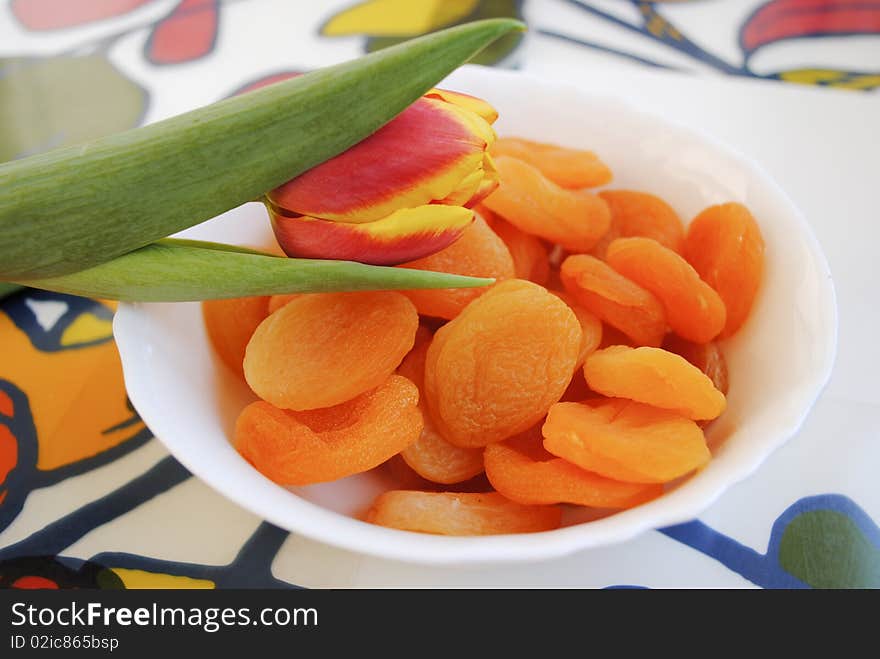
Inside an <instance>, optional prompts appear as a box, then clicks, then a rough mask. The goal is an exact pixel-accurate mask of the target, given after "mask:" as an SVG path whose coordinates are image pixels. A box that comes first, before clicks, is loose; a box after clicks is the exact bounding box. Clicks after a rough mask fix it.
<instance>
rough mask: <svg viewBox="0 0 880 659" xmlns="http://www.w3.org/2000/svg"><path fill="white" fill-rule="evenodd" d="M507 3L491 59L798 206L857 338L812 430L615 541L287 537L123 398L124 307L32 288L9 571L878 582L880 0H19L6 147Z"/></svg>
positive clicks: (2, 472) (9, 302) (111, 127)
mask: <svg viewBox="0 0 880 659" xmlns="http://www.w3.org/2000/svg"><path fill="white" fill-rule="evenodd" d="M499 15H509V16H519V17H521V18H523V19H524V20H525V21H526V22H527V23H528V25H529V28H530V29H529V32H528V33H527V34H526V35H525V36H524V37H512V38H509V39H507V40H505V41H503V42H501V43H499V44H497V45H496V46H495V47H493V48H492V49H491V50H490V51H489V52H487V53H485V54H484V55H482V56H481V62H482V63H485V64H488V65H495V66H506V67H517V68H522V69H524V70H526V71H530V72H532V73H536V74H539V75H543V76H547V77H554V78H559V79H563V80H569V81H572V82H575V83H577V84H580V85H582V86H585V87H587V88H589V89H592V90H595V91H597V92H602V93H609V94H615V95H618V96H622V97H624V98H627V99H629V100H631V101H633V102H636V103H639V104H641V105H642V106H643V107H646V108H650V109H652V110H654V111H657V112H660V113H663V114H667V115H670V116H674V117H676V118H677V119H679V120H681V121H685V122H687V123H690V124H693V125H696V126H699V127H701V128H704V129H707V130H709V131H710V132H712V133H714V134H716V135H717V136H719V137H720V138H721V139H723V140H725V141H727V142H729V143H732V144H735V145H737V146H738V147H739V148H740V149H741V150H742V151H744V152H745V153H748V154H750V155H752V156H754V157H755V158H756V159H757V160H759V161H760V162H761V164H762V165H764V167H765V168H766V169H768V170H769V171H770V173H771V174H772V175H773V176H774V177H775V178H776V179H777V180H778V181H779V182H780V183H781V184H782V186H783V187H784V188H785V189H786V190H787V191H788V193H789V194H790V195H791V196H792V197H793V199H794V200H795V202H796V203H797V204H798V205H800V206H801V208H802V209H803V210H804V211H805V213H806V215H807V217H808V219H809V221H810V222H811V223H812V225H813V227H814V230H815V231H816V233H817V235H818V237H819V240H820V242H821V244H822V246H823V248H824V250H825V251H826V254H827V255H828V258H829V261H830V264H831V269H832V273H833V274H834V278H835V285H836V287H837V293H838V298H839V305H840V348H839V355H838V361H837V365H836V368H835V372H834V375H833V377H832V381H831V383H830V385H829V387H828V389H827V390H826V392H825V394H824V395H823V397H822V398H821V399H820V401H819V402H818V404H817V405H816V407H815V409H814V411H813V412H812V414H811V416H810V418H809V419H808V421H807V423H806V425H805V426H804V428H803V430H802V431H801V432H800V433H799V434H798V435H797V436H796V437H795V438H794V439H792V440H791V441H790V442H789V443H788V444H787V445H786V446H785V447H784V448H783V449H782V450H780V451H778V452H776V453H775V454H774V455H773V456H772V457H771V458H770V459H769V460H768V461H767V462H766V463H765V464H764V465H763V466H762V467H761V469H760V470H759V471H758V472H757V473H756V474H755V475H754V476H753V477H751V478H750V479H749V480H748V481H746V482H744V483H742V484H740V485H737V486H735V487H733V488H732V489H731V490H730V491H728V493H727V494H725V495H724V496H723V497H722V499H721V500H720V501H718V502H717V503H716V504H715V505H714V506H713V507H712V508H710V509H709V510H708V511H707V512H706V513H705V514H704V515H703V516H701V518H700V519H699V520H694V521H692V522H689V523H686V524H682V525H679V526H675V527H670V528H665V529H660V530H658V531H656V532H650V533H647V534H644V535H642V536H640V537H639V538H637V539H636V540H633V541H631V542H628V543H625V544H622V545H618V546H614V547H608V548H602V549H596V550H590V551H585V552H581V553H579V554H576V555H574V556H571V557H568V558H565V559H562V560H557V561H552V562H547V563H542V564H536V565H519V566H516V565H514V566H504V567H498V568H479V569H477V568H469V569H455V568H426V567H422V566H415V565H405V564H400V563H393V562H389V561H382V560H378V559H374V558H368V557H365V556H360V555H356V554H352V553H349V552H345V551H341V550H338V549H334V548H331V547H327V546H324V545H320V544H318V543H315V542H312V541H310V540H308V539H306V538H303V537H300V536H297V535H295V534H288V533H287V532H285V531H282V530H280V529H278V528H276V527H274V526H272V525H270V524H268V523H265V522H262V521H261V520H259V519H257V518H256V517H254V516H253V515H252V514H250V513H248V512H246V511H244V510H242V509H240V508H238V507H236V506H235V505H233V504H231V503H229V502H228V501H226V500H225V499H224V498H223V497H222V496H221V495H219V494H217V493H215V492H214V491H212V490H210V489H209V488H208V487H207V486H205V485H204V484H202V483H201V482H200V481H198V480H197V479H195V478H193V477H191V476H190V474H189V473H188V472H187V471H186V470H185V469H184V468H183V467H181V466H180V465H179V464H178V463H177V462H176V461H175V460H174V459H173V458H171V457H169V456H168V453H167V451H166V450H165V449H164V448H163V446H162V444H161V443H160V442H159V441H157V440H156V439H154V438H153V437H152V435H151V434H150V431H149V429H148V428H146V427H145V426H144V424H143V423H142V422H141V421H140V419H139V418H138V416H137V414H136V413H135V411H134V410H133V409H132V407H131V405H130V404H129V403H128V401H127V398H126V394H125V388H124V384H123V380H122V374H121V369H120V365H119V358H118V355H117V353H116V349H115V346H114V344H113V340H112V336H111V320H112V315H113V308H112V305H110V304H106V303H103V302H98V301H93V300H86V299H81V298H75V297H71V296H67V295H60V294H54V293H46V292H41V291H35V290H28V291H25V292H22V293H19V294H17V295H14V296H12V297H9V298H6V299H5V300H3V301H2V302H0V585H3V586H10V585H13V586H18V587H27V586H30V587H34V586H51V585H58V586H76V585H80V586H82V585H84V586H91V587H119V586H120V585H124V586H125V587H128V588H133V587H139V586H150V587H165V586H167V587H197V588H211V587H232V586H250V587H262V586H279V587H287V586H292V585H301V586H390V585H421V586H445V585H471V586H479V585H492V586H600V587H602V586H613V585H638V586H648V587H678V586H692V587H707V586H708V587H749V586H755V585H757V586H763V587H779V586H804V587H828V586H831V587H880V529H878V526H877V521H876V520H878V519H880V487H878V485H877V482H878V481H877V468H878V467H880V387H878V386H877V371H878V366H880V349H878V344H880V342H878V340H877V337H878V336H880V309H878V305H877V284H878V280H877V277H876V275H875V272H876V265H875V264H876V258H877V257H876V245H878V244H880V230H878V229H877V223H876V202H875V198H876V192H875V190H876V174H877V172H878V171H880V95H878V94H877V93H876V90H877V88H878V87H880V1H878V0H769V1H767V0H694V1H692V2H689V1H687V0H681V1H678V2H674V1H669V2H659V1H658V2H648V1H641V0H424V1H417V2H413V1H411V0H371V1H368V2H363V3H359V4H355V3H353V2H352V1H351V0H343V1H341V2H340V1H339V0H332V1H331V0H326V1H324V2H307V1H306V0H5V2H3V3H2V4H0V58H2V59H0V161H4V160H9V159H12V158H18V157H22V156H25V155H28V154H31V153H34V152H37V151H42V150H45V149H49V148H52V147H56V146H60V145H63V144H68V143H72V142H77V141H81V140H83V139H87V138H90V137H93V136H97V135H100V134H104V133H107V132H111V131H118V130H122V129H125V128H129V127H132V126H136V125H139V124H143V123H147V122H152V121H155V120H157V119H160V118H163V117H166V116H169V115H172V114H176V113H178V112H181V111H184V110H188V109H191V108H193V107H196V106H198V105H202V104H204V103H208V102H211V101H214V100H217V99H220V98H223V97H226V96H229V95H230V94H233V93H235V92H237V91H239V90H241V89H243V88H246V87H248V86H251V85H254V84H257V83H260V82H264V81H267V80H275V79H278V78H280V77H283V76H285V75H288V74H290V73H291V72H295V71H305V70H309V69H312V68H315V67H318V66H322V65H325V64H328V63H333V62H337V61H341V60H344V59H348V58H351V57H354V56H357V55H359V54H361V53H363V52H365V51H370V50H374V49H376V48H380V47H382V46H384V45H387V44H390V43H393V42H395V41H398V40H400V39H402V38H406V37H409V36H412V35H416V34H421V33H424V32H426V31H430V30H433V29H437V28H439V27H443V26H446V25H450V24H453V23H457V22H462V21H466V20H471V19H474V18H479V17H487V16H499ZM683 74H684V75H683ZM713 74H714V75H713ZM794 83H803V84H802V85H796V84H794ZM804 84H805V85H811V86H813V88H808V87H804V86H803V85H804ZM828 87H836V88H841V89H827V88H828ZM819 88H821V89H819ZM842 90H848V91H842ZM853 90H858V91H853ZM120 221H124V218H120ZM778 367H779V368H785V365H784V364H779V365H778Z"/></svg>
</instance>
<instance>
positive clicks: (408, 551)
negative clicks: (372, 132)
mask: <svg viewBox="0 0 880 659" xmlns="http://www.w3.org/2000/svg"><path fill="white" fill-rule="evenodd" d="M491 78H501V79H515V80H519V81H523V80H525V81H527V82H528V83H529V84H532V85H537V86H538V87H545V88H552V89H555V90H556V91H558V92H561V93H566V94H572V95H574V96H577V97H580V100H582V101H584V102H598V103H604V104H606V105H607V104H609V103H612V104H615V105H617V106H619V107H621V109H623V110H625V111H626V112H627V113H628V114H630V115H634V116H639V118H640V119H648V120H650V121H653V122H658V123H660V124H661V125H665V126H667V127H670V128H673V129H675V131H677V132H678V133H680V134H683V135H685V136H687V137H689V138H691V139H694V140H696V141H698V142H702V143H704V144H706V145H707V146H709V147H710V148H711V149H712V150H714V151H716V152H718V153H719V154H721V155H722V156H724V157H725V158H727V159H729V160H730V161H731V162H733V163H735V164H736V165H737V166H739V167H741V168H742V169H743V170H746V171H748V172H749V173H750V174H751V175H752V176H754V177H755V178H756V179H758V180H760V181H761V183H762V185H763V186H764V187H765V189H766V192H768V193H769V194H771V195H772V196H773V197H774V199H775V201H776V202H777V203H778V204H779V205H780V207H781V208H783V209H784V211H785V213H786V215H788V219H789V220H790V221H793V222H794V223H795V224H796V225H797V226H798V227H799V228H800V230H801V234H802V238H803V240H804V244H805V246H806V247H807V248H808V251H809V255H810V257H811V259H812V261H813V263H814V265H815V267H816V268H817V271H819V272H822V273H825V275H826V276H825V277H821V278H820V282H819V289H818V290H817V300H818V301H819V303H820V306H827V313H828V314H830V317H829V318H828V320H829V331H828V332H827V336H825V337H824V338H825V340H824V342H822V344H823V345H822V353H821V357H822V360H821V364H820V365H819V367H817V368H816V369H815V371H814V372H813V373H811V374H810V377H808V378H807V380H806V381H805V382H804V383H803V386H802V387H800V388H799V390H798V392H799V399H800V401H799V402H800V404H799V405H798V406H796V407H794V406H793V407H792V409H791V410H787V411H786V413H785V414H784V415H783V417H782V418H780V419H778V420H777V421H776V423H775V424H774V429H773V431H772V432H767V433H766V436H767V437H768V440H767V441H764V442H762V443H761V444H759V445H757V446H756V447H755V450H753V451H749V452H745V453H743V452H740V454H738V455H737V459H735V460H729V461H727V463H726V470H725V471H724V472H723V473H720V474H717V475H716V477H715V478H714V479H699V478H693V477H692V478H690V479H689V480H688V482H687V483H686V484H685V485H683V486H682V487H681V488H678V489H676V490H673V491H671V492H668V493H666V494H664V495H663V496H662V497H660V498H659V499H656V500H654V501H651V502H648V503H646V504H642V505H641V506H638V507H636V508H633V509H630V510H625V511H620V512H617V513H615V514H613V515H611V516H608V517H605V518H602V519H598V520H595V521H590V522H587V523H580V524H574V525H572V526H568V527H564V528H560V529H556V530H553V531H544V532H540V533H530V534H511V535H498V536H472V537H445V536H436V535H428V534H421V533H413V532H408V531H400V530H396V529H389V528H384V527H380V526H375V525H373V524H368V523H366V522H363V521H360V520H357V519H354V518H352V517H349V516H347V515H344V514H342V513H338V512H335V511H333V510H330V509H328V508H324V507H322V506H320V505H318V504H316V503H312V502H311V501H308V500H306V499H303V498H301V497H299V496H298V495H296V494H295V493H294V492H291V491H289V490H287V489H285V488H283V487H282V486H279V485H276V484H275V483H273V482H272V481H270V480H269V479H267V478H265V477H264V476H262V475H261V474H259V473H258V472H257V471H256V470H255V469H253V467H251V466H250V465H248V464H246V463H245V462H244V461H243V460H241V459H240V458H238V459H239V460H240V462H241V465H242V466H243V467H245V468H246V469H247V470H248V471H249V472H250V478H244V480H243V483H242V487H239V488H237V489H236V490H235V491H234V492H230V491H229V487H228V483H227V482H226V480H225V479H224V478H222V477H218V476H217V474H216V473H215V472H213V471H211V470H205V469H203V468H202V467H203V463H204V460H203V459H200V458H201V456H199V455H196V454H195V453H194V452H190V451H188V450H187V448H186V446H187V445H186V444H185V443H176V442H170V443H166V442H165V441H164V440H162V437H163V436H168V437H171V436H174V432H173V428H172V427H170V423H171V420H170V419H168V418H166V417H163V416H161V415H156V414H152V415H148V416H150V417H151V421H150V423H149V427H150V429H151V430H152V431H153V433H154V435H155V436H156V437H157V439H159V440H160V441H162V443H163V444H164V445H165V447H166V448H167V449H168V451H169V452H170V453H171V455H173V456H174V457H175V458H176V459H177V460H179V461H180V462H181V464H183V466H185V467H186V468H187V469H188V470H189V471H190V472H192V474H193V475H194V476H197V477H198V478H200V479H201V480H202V481H203V482H205V483H207V484H208V485H209V486H210V487H211V488H212V489H214V490H216V491H217V492H218V493H220V494H221V495H223V496H224V497H226V498H227V499H229V500H230V501H232V502H234V503H236V504H237V505H239V506H241V507H243V508H244V509H246V510H248V511H251V512H253V513H255V514H256V515H258V516H260V517H262V518H263V519H266V520H267V521H269V522H271V523H273V524H275V525H277V526H279V527H281V528H284V529H287V530H289V531H292V532H296V533H301V534H302V535H303V536H306V537H309V538H311V539H313V540H317V541H320V542H324V543H326V544H328V545H332V546H336V547H339V548H342V549H345V550H348V551H352V552H355V553H358V554H365V555H370V556H375V557H378V558H383V559H391V560H397V561H401V562H405V563H416V564H433V565H473V564H490V563H492V564H503V563H517V562H528V561H539V560H550V559H554V558H560V557H563V556H566V555H569V554H572V553H574V552H577V551H580V550H584V549H589V548H593V547H597V546H605V545H610V544H617V543H621V542H625V541H627V540H630V539H632V538H634V537H636V536H638V535H640V534H642V533H644V532H646V531H649V530H652V529H657V528H661V527H665V526H670V525H674V524H680V523H683V522H687V521H691V520H693V519H694V518H696V517H697V516H698V515H699V514H700V513H702V512H703V511H705V510H706V509H707V508H708V507H710V506H711V505H712V504H713V503H714V502H715V501H716V500H717V499H718V498H719V497H720V496H721V495H722V494H723V493H724V492H725V491H726V490H727V489H728V488H730V487H731V486H733V485H734V484H736V483H739V482H741V481H742V480H744V479H745V478H747V477H748V476H750V475H751V474H752V473H753V472H754V471H755V470H756V469H757V468H758V467H759V466H760V465H761V463H763V462H764V461H765V460H766V459H767V457H768V456H769V455H770V454H771V453H773V452H774V451H775V450H777V449H778V448H780V447H781V446H782V445H783V444H785V443H786V442H787V441H788V440H790V439H791V438H792V437H793V436H794V435H795V434H796V433H797V431H798V430H799V429H800V427H801V426H802V425H803V423H804V421H805V420H806V418H807V416H808V415H809V413H810V411H811V409H812V408H813V406H814V404H815V402H816V400H817V399H818V398H819V396H820V395H821V393H822V391H823V390H824V389H825V387H826V385H827V383H828V381H829V379H830V377H831V374H832V371H833V367H834V362H835V359H836V354H837V337H838V310H837V302H836V295H835V291H834V285H833V281H832V278H831V273H830V268H829V266H828V262H827V259H826V257H825V255H824V254H823V252H822V249H821V247H820V245H819V241H818V239H817V238H816V236H815V234H814V233H813V230H812V228H811V227H810V225H809V223H808V222H807V220H806V219H805V217H804V215H803V213H802V212H801V211H800V210H799V209H798V208H797V207H796V206H795V204H794V203H793V202H792V200H791V199H790V198H789V196H788V195H787V194H786V193H785V191H784V190H783V189H782V188H781V187H780V186H779V185H778V184H777V183H776V181H775V180H774V179H773V178H772V177H771V176H770V175H769V174H768V173H767V172H766V171H765V170H764V169H763V167H761V166H760V165H759V164H758V163H757V162H755V161H754V160H753V159H751V158H749V157H747V156H745V155H744V154H742V153H741V152H739V151H738V150H736V149H735V148H733V147H731V146H729V145H727V144H725V143H724V142H722V141H720V140H719V139H717V138H715V137H714V136H712V135H710V134H708V133H707V132H705V131H703V130H701V129H698V128H694V127H692V126H688V125H685V124H684V123H683V122H679V121H676V120H674V119H670V118H668V117H665V116H662V115H660V114H657V113H654V112H651V111H648V110H643V109H641V108H637V107H635V106H634V105H632V104H631V103H629V102H627V101H625V100H624V99H621V98H618V97H614V96H609V95H603V94H594V93H590V92H588V91H585V90H584V89H583V88H581V87H578V86H577V85H574V84H572V83H569V82H563V81H557V80H546V79H542V78H539V77H537V76H534V75H530V74H527V73H522V72H512V71H503V70H499V69H490V68H487V67H479V66H473V65H468V66H465V67H462V68H461V69H459V70H458V71H456V72H455V73H454V74H453V75H452V76H450V78H448V79H447V80H448V81H449V83H450V85H451V86H454V85H463V86H467V85H468V83H470V84H479V83H480V82H481V81H482V82H485V81H486V80H487V79H491ZM462 79H463V80H462ZM149 306H150V305H148V304H127V303H121V304H120V305H119V308H118V310H117V313H116V316H115V318H114V321H113V332H114V337H115V339H116V342H117V346H118V349H119V353H120V357H121V361H122V367H123V374H124V377H125V382H126V387H127V390H128V395H129V398H130V399H131V401H132V404H133V405H134V406H135V408H136V409H137V410H138V411H139V412H140V411H141V410H142V409H144V410H146V409H149V404H150V400H151V396H152V395H151V393H150V391H148V389H149V387H147V386H146V385H145V384H144V380H143V379H142V378H137V377H134V376H133V373H135V372H144V369H146V370H148V369H149V366H148V364H146V363H140V362H142V361H143V360H144V359H145V356H144V355H143V354H141V353H142V352H143V351H139V350H138V349H137V345H136V343H137V342H136V341H135V336H136V334H137V329H136V328H137V327H138V326H139V325H141V321H140V320H139V316H140V314H142V313H145V311H144V310H145V308H147V307H149ZM229 449H230V451H232V452H233V453H234V449H233V448H232V447H231V445H230V446H229ZM235 456H236V457H238V454H237V453H236V454H235ZM240 475H241V476H245V472H244V471H243V472H242V473H241V474H240ZM266 484H269V485H271V486H272V487H273V488H274V489H275V490H277V492H276V495H278V496H271V497H269V498H261V497H253V496H248V495H249V494H251V495H252V490H251V486H253V487H265V485H266ZM279 496H283V497H284V498H285V499H284V500H281V499H279ZM276 500H277V503H278V504H283V508H284V510H285V514H283V515H282V514H281V513H280V512H279V511H280V510H281V508H282V507H281V506H279V505H276V503H275V502H276Z"/></svg>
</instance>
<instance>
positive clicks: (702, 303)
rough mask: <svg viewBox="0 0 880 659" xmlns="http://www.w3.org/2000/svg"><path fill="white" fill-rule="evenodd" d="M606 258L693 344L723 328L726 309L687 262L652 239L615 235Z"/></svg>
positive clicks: (674, 328) (714, 335) (706, 338)
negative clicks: (650, 297) (657, 303)
mask: <svg viewBox="0 0 880 659" xmlns="http://www.w3.org/2000/svg"><path fill="white" fill-rule="evenodd" d="M605 259H606V260H607V262H608V265H610V266H611V267H612V268H614V269H615V270H617V272H619V273H620V274H622V275H623V276H624V277H626V278H627V279H630V280H631V281H634V282H635V283H636V284H638V285H639V286H641V287H642V288H644V289H645V290H648V291H650V292H651V293H653V294H654V295H656V296H657V298H658V299H659V300H660V302H661V303H662V304H663V309H664V311H665V312H666V321H667V322H668V323H669V327H670V328H671V329H672V331H673V332H675V333H676V334H678V335H679V336H681V337H683V338H685V339H687V340H689V341H694V342H695V343H706V342H707V341H711V340H712V339H714V338H715V337H716V336H718V333H719V332H721V330H722V329H723V327H724V323H725V321H726V320H727V312H726V310H725V308H724V302H722V300H721V298H720V297H719V295H718V293H716V292H715V291H714V290H712V287H711V286H709V285H708V284H707V283H706V282H704V281H703V280H702V279H700V275H698V274H697V271H696V270H694V269H693V267H692V266H691V264H690V263H688V262H687V261H685V260H684V259H683V258H682V257H681V256H679V255H678V254H676V253H675V252H674V251H672V250H671V249H669V248H668V247H664V246H663V245H661V244H660V243H658V242H657V241H656V240H652V239H651V238H618V239H617V240H615V241H614V242H612V243H611V244H610V245H609V246H608V253H607V254H606V256H605Z"/></svg>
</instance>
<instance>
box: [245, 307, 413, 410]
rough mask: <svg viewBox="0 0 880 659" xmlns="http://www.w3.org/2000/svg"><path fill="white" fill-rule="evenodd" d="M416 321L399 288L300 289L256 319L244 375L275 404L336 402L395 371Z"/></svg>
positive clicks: (304, 407)
mask: <svg viewBox="0 0 880 659" xmlns="http://www.w3.org/2000/svg"><path fill="white" fill-rule="evenodd" d="M418 324H419V319H418V314H417V313H416V310H415V307H413V305H412V303H411V302H410V301H409V300H408V299H407V298H406V297H405V296H404V295H402V294H400V293H395V292H391V291H370V292H358V293H316V294H311V295H301V296H299V297H297V298H295V299H293V300H291V301H290V302H288V303H287V304H286V305H284V306H283V307H282V308H281V309H279V310H278V311H276V312H275V313H273V314H272V315H271V316H269V317H268V318H266V319H265V320H264V321H263V322H262V323H260V326H259V327H257V329H256V331H255V332H254V335H253V337H252V338H251V340H250V343H248V347H247V351H246V353H245V358H244V373H245V378H246V379H247V382H248V384H249V385H250V387H251V389H253V390H254V393H256V394H257V395H258V396H259V397H260V398H262V399H263V400H265V401H267V402H269V403H272V405H274V406H275V407H280V408H283V409H291V410H311V409H316V408H323V407H330V406H333V405H338V404H340V403H343V402H345V401H347V400H351V399H352V398H354V397H355V396H358V395H360V394H362V393H364V392H365V391H369V390H370V389H374V388H376V387H378V386H379V385H380V384H382V382H384V381H385V379H386V378H387V377H388V376H389V375H390V374H391V373H393V372H394V369H395V368H397V366H398V364H400V362H401V360H402V359H403V357H404V356H405V355H406V353H407V352H408V351H409V350H410V348H412V346H413V342H414V339H415V334H416V328H417V327H418Z"/></svg>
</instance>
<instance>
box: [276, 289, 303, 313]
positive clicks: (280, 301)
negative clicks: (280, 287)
mask: <svg viewBox="0 0 880 659" xmlns="http://www.w3.org/2000/svg"><path fill="white" fill-rule="evenodd" d="M300 295H302V293H286V294H284V295H273V296H271V297H270V298H269V313H275V312H276V311H278V310H279V309H280V308H281V307H283V306H284V305H285V304H287V303H288V302H290V301H291V300H293V299H295V298H298V297H299V296H300Z"/></svg>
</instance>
